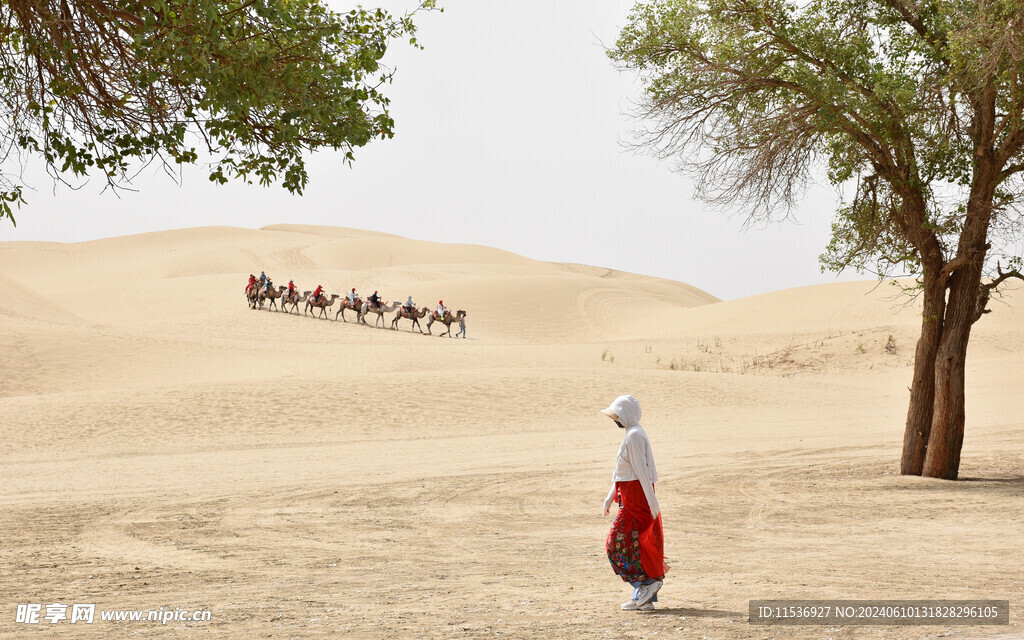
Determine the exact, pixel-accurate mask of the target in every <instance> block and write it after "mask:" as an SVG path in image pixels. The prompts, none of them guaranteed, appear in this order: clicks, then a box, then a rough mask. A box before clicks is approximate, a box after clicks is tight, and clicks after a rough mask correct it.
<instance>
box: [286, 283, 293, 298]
mask: <svg viewBox="0 0 1024 640" xmlns="http://www.w3.org/2000/svg"><path fill="white" fill-rule="evenodd" d="M293 295H295V281H294V280H289V281H288V298H287V299H288V300H291V299H292V296H293Z"/></svg>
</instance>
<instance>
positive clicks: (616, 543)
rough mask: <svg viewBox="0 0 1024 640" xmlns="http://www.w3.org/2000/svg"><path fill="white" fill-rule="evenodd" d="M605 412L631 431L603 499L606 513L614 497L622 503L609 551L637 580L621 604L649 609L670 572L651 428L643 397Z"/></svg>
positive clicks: (622, 571)
mask: <svg viewBox="0 0 1024 640" xmlns="http://www.w3.org/2000/svg"><path fill="white" fill-rule="evenodd" d="M601 413H603V414H605V415H606V416H608V417H609V418H611V419H612V420H614V421H615V424H617V425H618V426H619V428H620V429H625V431H626V433H625V435H624V436H623V438H622V445H621V446H619V456H618V457H617V458H616V459H615V471H614V473H613V474H612V481H613V484H612V488H611V491H609V492H608V497H607V498H605V501H604V515H606V516H607V515H608V513H609V512H610V511H611V507H612V502H614V501H617V502H618V503H619V509H618V513H617V514H616V515H615V521H614V522H612V529H611V531H609V532H608V540H607V541H606V542H605V550H606V551H607V552H608V560H609V561H611V563H612V569H613V570H614V571H615V573H616V575H618V576H619V577H620V578H622V580H623V581H624V582H628V583H629V584H631V585H633V597H631V598H630V599H629V602H626V603H624V604H623V605H622V608H623V609H626V610H636V609H640V610H650V609H653V608H654V603H655V602H657V601H658V590H659V589H661V585H662V581H663V580H664V578H665V574H666V573H667V572H668V566H667V565H665V539H664V535H663V533H662V528H661V507H660V506H659V505H658V498H657V496H655V495H654V483H655V482H657V481H658V470H657V468H656V467H655V466H654V454H653V453H652V452H651V443H650V441H649V440H648V439H647V432H646V431H644V428H643V427H642V426H640V402H639V401H637V399H636V398H634V397H633V396H629V395H626V396H619V397H618V398H616V399H615V401H614V402H612V403H611V405H610V406H609V407H608V408H607V409H602V410H601Z"/></svg>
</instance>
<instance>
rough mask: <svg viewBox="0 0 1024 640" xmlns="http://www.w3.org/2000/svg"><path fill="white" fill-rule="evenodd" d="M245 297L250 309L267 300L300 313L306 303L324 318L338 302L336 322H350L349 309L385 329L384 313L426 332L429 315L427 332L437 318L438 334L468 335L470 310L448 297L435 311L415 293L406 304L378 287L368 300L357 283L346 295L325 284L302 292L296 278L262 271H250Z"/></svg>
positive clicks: (395, 326) (277, 308)
mask: <svg viewBox="0 0 1024 640" xmlns="http://www.w3.org/2000/svg"><path fill="white" fill-rule="evenodd" d="M245 299H246V301H247V302H248V303H249V308H250V309H254V310H255V309H262V308H263V306H264V304H267V306H268V309H273V310H274V311H284V312H285V313H293V312H294V313H295V315H298V314H299V305H300V304H303V303H304V306H303V308H302V315H307V314H308V315H310V316H312V317H315V318H323V319H324V320H326V319H328V315H327V314H328V312H329V311H330V310H331V309H332V308H333V307H334V303H335V302H337V303H338V308H337V311H335V313H334V320H335V322H337V320H338V318H339V317H340V318H341V320H342V321H343V322H348V318H346V317H345V312H346V311H350V312H351V313H352V315H353V316H354V317H355V320H353V322H355V323H356V324H364V325H366V326H370V325H369V323H368V322H366V316H368V315H373V316H374V320H373V326H374V327H376V326H377V325H378V323H379V324H380V327H381V328H382V329H383V328H386V321H385V317H384V314H391V313H393V314H394V317H392V318H391V328H392V329H394V330H396V331H397V330H398V325H399V322H400V321H401V320H409V321H410V326H409V331H410V332H411V331H414V330H416V329H418V330H419V332H420V333H421V334H423V333H424V331H423V326H422V325H421V324H420V320H421V319H423V318H426V324H427V330H426V333H425V335H434V333H433V331H432V330H431V327H432V326H433V324H434V323H435V322H436V323H438V324H443V325H444V328H445V330H444V333H440V334H438V335H439V336H444V335H447V336H448V337H449V338H452V337H458V336H460V335H461V336H462V337H463V338H465V337H466V312H465V311H463V310H462V309H459V310H458V311H456V312H455V313H452V311H451V310H450V309H448V308H447V307H446V306H445V304H444V300H438V301H437V309H435V310H433V311H431V310H430V307H421V308H417V306H416V303H414V302H413V300H412V296H409V297H408V298H407V299H406V301H405V304H403V303H401V302H399V301H398V300H392V301H391V302H390V303H386V302H384V300H382V299H381V297H380V295H378V293H377V292H376V291H374V292H373V294H372V295H370V296H369V297H368V298H367V299H366V300H363V299H362V298H360V297H359V295H358V294H357V293H356V290H355V288H354V287H353V288H352V290H351V291H349V292H348V293H346V294H344V295H342V294H338V293H334V294H330V295H328V294H327V292H325V291H324V288H323V287H322V286H318V287H317V288H316V289H315V290H312V291H303V292H301V293H300V292H299V289H298V287H296V286H295V281H293V280H289V281H288V284H287V285H278V286H276V287H275V286H274V283H273V281H272V280H271V279H270V278H268V277H267V275H266V273H264V272H262V271H261V272H260V275H259V277H258V278H257V277H256V276H255V275H253V274H249V283H248V284H247V285H246V286H245ZM278 300H280V304H278ZM268 301H269V302H268ZM288 305H291V309H289V308H288ZM453 324H454V325H457V326H458V327H459V331H458V332H456V333H455V334H454V335H453V334H452V325H453Z"/></svg>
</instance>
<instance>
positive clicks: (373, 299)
mask: <svg viewBox="0 0 1024 640" xmlns="http://www.w3.org/2000/svg"><path fill="white" fill-rule="evenodd" d="M370 304H372V305H373V306H375V307H377V308H378V309H380V296H378V295H377V292H376V291H374V292H373V294H372V295H371V296H370Z"/></svg>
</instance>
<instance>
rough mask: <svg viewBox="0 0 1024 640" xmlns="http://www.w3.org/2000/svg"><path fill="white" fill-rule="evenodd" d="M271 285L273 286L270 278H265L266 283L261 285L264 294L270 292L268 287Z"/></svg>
mask: <svg viewBox="0 0 1024 640" xmlns="http://www.w3.org/2000/svg"><path fill="white" fill-rule="evenodd" d="M273 286H274V283H273V282H271V281H270V278H267V284H265V285H263V293H264V294H268V293H270V288H271V287H273Z"/></svg>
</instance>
